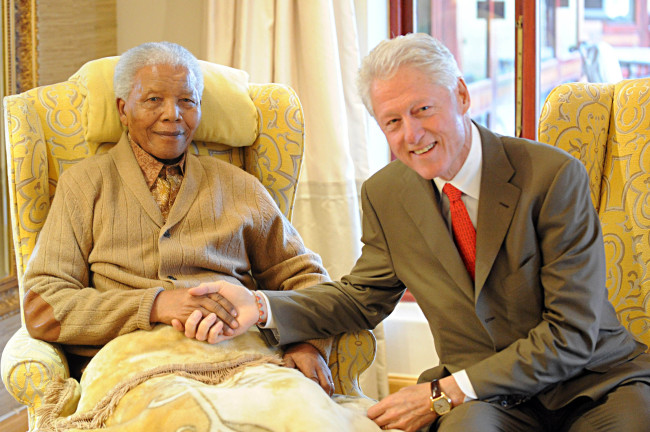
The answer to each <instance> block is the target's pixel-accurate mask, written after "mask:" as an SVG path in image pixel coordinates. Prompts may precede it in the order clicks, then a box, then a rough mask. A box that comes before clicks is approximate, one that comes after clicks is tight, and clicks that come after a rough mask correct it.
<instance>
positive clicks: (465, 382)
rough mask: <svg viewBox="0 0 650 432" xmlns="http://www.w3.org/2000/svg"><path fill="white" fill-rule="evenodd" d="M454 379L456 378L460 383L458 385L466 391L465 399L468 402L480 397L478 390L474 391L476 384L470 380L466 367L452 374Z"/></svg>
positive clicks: (457, 382)
mask: <svg viewBox="0 0 650 432" xmlns="http://www.w3.org/2000/svg"><path fill="white" fill-rule="evenodd" d="M451 375H452V376H453V377H454V379H455V380H456V384H458V387H460V389H461V390H462V391H463V393H465V401H464V402H468V401H471V400H475V399H478V397H477V396H476V392H475V391H474V386H472V383H471V382H470V380H469V377H468V376H467V372H466V371H465V369H463V370H461V371H458V372H456V373H453V374H451Z"/></svg>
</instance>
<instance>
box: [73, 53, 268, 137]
mask: <svg viewBox="0 0 650 432" xmlns="http://www.w3.org/2000/svg"><path fill="white" fill-rule="evenodd" d="M118 59H119V57H106V58H102V59H99V60H93V61H90V62H88V63H86V64H85V65H83V66H82V67H81V69H79V70H78V71H77V72H76V73H75V74H74V75H72V76H71V77H70V81H74V82H76V83H78V84H79V86H80V92H81V94H82V95H83V96H85V97H86V103H85V104H84V106H83V107H82V112H81V123H82V125H83V127H84V132H85V136H84V137H85V139H86V141H89V142H100V143H101V142H117V141H118V140H119V139H120V135H121V134H122V124H121V123H120V118H119V116H118V113H117V108H116V104H115V93H114V92H113V72H114V69H115V64H116V63H117V61H118ZM199 63H200V64H201V69H202V70H203V79H204V82H205V91H204V92H203V98H202V100H201V109H202V115H203V118H202V119H201V123H200V125H199V127H198V129H197V131H196V133H195V135H194V139H195V140H197V141H207V142H217V143H223V144H228V145H230V146H233V147H241V146H248V145H251V144H252V143H253V141H255V138H256V137H257V134H258V128H257V126H258V125H257V111H256V109H255V105H254V104H253V101H252V100H251V98H250V96H249V93H248V74H247V73H246V72H244V71H241V70H238V69H233V68H229V67H226V66H222V65H217V64H214V63H209V62H204V61H199Z"/></svg>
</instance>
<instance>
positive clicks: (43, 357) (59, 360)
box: [0, 327, 70, 428]
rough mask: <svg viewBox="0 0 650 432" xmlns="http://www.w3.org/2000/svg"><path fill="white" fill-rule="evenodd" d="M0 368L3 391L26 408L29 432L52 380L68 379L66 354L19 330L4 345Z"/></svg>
mask: <svg viewBox="0 0 650 432" xmlns="http://www.w3.org/2000/svg"><path fill="white" fill-rule="evenodd" d="M0 364H1V372H2V382H3V383H4V385H5V387H6V388H7V390H8V391H9V393H10V394H11V395H12V396H13V397H14V398H15V399H16V400H17V401H18V402H20V403H21V404H23V405H27V408H28V412H29V423H30V428H31V427H32V426H33V424H34V423H33V420H34V418H35V417H34V413H35V411H36V409H37V408H38V407H40V406H41V405H42V403H43V395H44V391H45V387H46V386H47V384H48V383H49V382H51V381H52V380H53V378H54V377H55V376H60V377H61V378H62V379H67V378H68V377H69V376H70V371H69V369H68V362H67V360H66V358H65V354H64V353H63V350H62V349H61V347H59V346H58V345H56V344H50V343H48V342H44V341H41V340H38V339H34V338H32V337H31V336H30V335H29V333H27V330H26V329H25V327H21V328H20V329H19V330H18V331H17V332H16V333H15V334H14V335H13V336H12V337H11V339H9V341H8V342H7V345H6V346H5V348H4V351H2V361H1V363H0Z"/></svg>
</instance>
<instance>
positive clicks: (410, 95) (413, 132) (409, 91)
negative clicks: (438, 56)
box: [370, 66, 472, 180]
mask: <svg viewBox="0 0 650 432" xmlns="http://www.w3.org/2000/svg"><path fill="white" fill-rule="evenodd" d="M370 99H371V101H372V107H373V110H374V113H375V118H376V119H377V123H378V124H379V127H380V128H381V130H382V131H383V132H384V135H386V138H387V140H388V145H389V146H390V149H391V151H392V152H393V154H394V155H395V157H397V158H398V159H399V160H401V161H402V162H403V163H404V164H406V165H407V166H408V167H410V168H411V169H413V170H414V171H415V172H417V173H418V174H419V175H420V176H422V177H424V178H425V179H429V180H430V179H433V178H435V177H440V178H442V179H444V180H451V179H453V178H454V176H455V175H456V173H458V171H459V170H460V168H461V167H462V166H463V163H464V162H465V159H467V155H468V154H469V149H470V146H471V140H472V137H471V129H470V125H471V121H470V119H469V115H468V110H469V106H470V99H469V92H468V91H467V86H466V85H465V81H463V79H462V78H459V79H458V84H457V85H456V87H455V88H454V90H449V89H448V88H446V87H443V86H440V85H437V84H433V83H432V82H431V79H430V78H429V77H428V76H427V75H425V74H424V73H422V72H421V71H419V70H418V69H415V68H412V67H408V66H402V67H400V68H399V69H398V70H397V73H396V74H395V75H394V76H393V77H392V78H389V79H386V80H379V79H376V80H375V81H374V82H373V83H372V86H371V88H370Z"/></svg>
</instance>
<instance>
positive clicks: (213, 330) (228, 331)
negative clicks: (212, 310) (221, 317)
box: [171, 281, 259, 344]
mask: <svg viewBox="0 0 650 432" xmlns="http://www.w3.org/2000/svg"><path fill="white" fill-rule="evenodd" d="M188 293H189V294H191V295H193V296H197V297H202V296H214V295H219V296H221V297H222V298H223V299H224V300H226V299H227V300H230V302H229V304H230V305H231V306H233V305H234V308H236V316H237V319H236V320H234V321H236V323H235V324H236V325H230V323H229V327H228V328H226V327H225V326H224V327H223V329H222V328H221V325H220V323H221V321H218V320H216V319H215V317H212V316H210V315H204V314H203V313H201V311H199V310H197V311H194V312H193V313H192V314H191V315H190V316H189V317H188V318H187V320H185V321H184V322H183V321H181V320H180V319H174V320H172V323H171V324H172V326H173V327H174V328H175V329H176V330H178V331H180V332H184V333H185V336H187V337H189V338H195V339H197V340H202V341H203V340H204V341H207V342H208V343H210V344H214V343H218V342H222V341H224V340H227V339H232V338H233V337H235V336H239V335H240V334H243V333H245V332H246V331H247V330H248V329H249V328H250V327H252V326H253V325H255V323H257V319H258V317H259V313H258V309H257V304H256V303H255V296H254V295H253V293H252V292H251V291H250V290H249V289H248V288H246V287H243V286H241V285H235V284H231V283H229V282H225V281H217V282H209V283H202V284H201V285H199V286H197V287H194V288H190V289H189V290H188ZM227 300H226V301H227Z"/></svg>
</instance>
